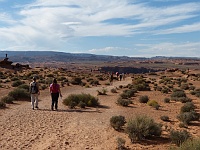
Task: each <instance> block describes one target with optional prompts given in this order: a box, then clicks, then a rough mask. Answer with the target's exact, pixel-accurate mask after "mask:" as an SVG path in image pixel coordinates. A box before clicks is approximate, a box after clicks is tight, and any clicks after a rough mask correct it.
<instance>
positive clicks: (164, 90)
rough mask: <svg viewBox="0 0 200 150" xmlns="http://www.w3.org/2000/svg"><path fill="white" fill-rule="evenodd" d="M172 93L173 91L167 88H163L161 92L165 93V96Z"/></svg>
mask: <svg viewBox="0 0 200 150" xmlns="http://www.w3.org/2000/svg"><path fill="white" fill-rule="evenodd" d="M170 91H171V90H170V89H169V88H167V87H163V88H162V90H161V92H162V93H165V94H168V93H169V92H170Z"/></svg>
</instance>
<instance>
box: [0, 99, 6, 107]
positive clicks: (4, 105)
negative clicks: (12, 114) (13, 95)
mask: <svg viewBox="0 0 200 150" xmlns="http://www.w3.org/2000/svg"><path fill="white" fill-rule="evenodd" d="M3 108H6V103H5V102H2V101H0V109H3Z"/></svg>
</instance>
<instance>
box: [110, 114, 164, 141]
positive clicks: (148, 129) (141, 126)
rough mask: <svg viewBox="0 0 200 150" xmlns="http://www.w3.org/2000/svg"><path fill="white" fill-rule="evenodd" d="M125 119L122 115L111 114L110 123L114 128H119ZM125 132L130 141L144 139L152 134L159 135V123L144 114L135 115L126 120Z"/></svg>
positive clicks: (160, 130)
mask: <svg viewBox="0 0 200 150" xmlns="http://www.w3.org/2000/svg"><path fill="white" fill-rule="evenodd" d="M125 123H126V120H125V117H124V116H120V115H119V116H113V117H112V118H110V125H111V126H112V127H113V128H114V129H115V130H120V131H121V129H122V127H123V126H124V125H125ZM124 129H125V130H124V131H125V133H127V134H128V136H129V138H130V140H131V142H136V141H140V140H145V139H148V138H151V137H153V136H157V137H160V136H161V132H162V129H161V125H160V124H158V123H155V122H154V120H153V119H152V118H150V117H148V116H146V115H141V116H139V115H137V116H136V117H134V118H132V119H130V120H128V122H127V124H126V126H125V127H124Z"/></svg>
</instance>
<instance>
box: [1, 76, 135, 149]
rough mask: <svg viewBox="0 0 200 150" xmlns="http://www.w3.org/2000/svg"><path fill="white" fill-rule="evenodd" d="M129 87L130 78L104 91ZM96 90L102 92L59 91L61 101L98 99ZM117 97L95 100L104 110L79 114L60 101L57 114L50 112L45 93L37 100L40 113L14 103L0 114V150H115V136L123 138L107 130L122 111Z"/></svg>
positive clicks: (99, 87) (24, 105)
mask: <svg viewBox="0 0 200 150" xmlns="http://www.w3.org/2000/svg"><path fill="white" fill-rule="evenodd" d="M128 83H131V78H127V79H126V80H125V81H116V82H114V84H113V85H111V86H104V87H105V88H106V89H107V90H108V91H110V89H111V88H114V87H118V86H119V85H127V84H128ZM98 89H99V90H101V89H102V86H97V87H92V88H83V87H80V86H71V87H64V88H62V94H63V97H64V98H65V97H67V95H69V94H72V93H76V94H77V93H90V94H91V95H94V96H97V91H96V90H98ZM117 95H118V94H112V93H110V92H108V95H107V96H98V97H99V101H100V104H101V105H103V106H104V107H101V108H87V109H82V110H80V109H75V110H70V109H68V108H67V107H66V106H64V105H63V104H62V103H61V101H59V108H58V109H59V110H58V111H51V110H50V105H51V100H50V95H49V93H48V90H45V91H42V92H41V95H40V96H39V99H40V100H41V101H40V102H39V110H32V109H31V106H30V103H29V102H17V103H18V104H15V105H11V106H9V108H8V109H6V110H2V111H0V149H2V150H6V149H9V150H13V149H16V150H18V149H20V150H27V149H30V150H46V149H52V150H68V149H69V150H83V149H89V150H90V149H93V150H95V149H96V150H112V149H115V147H116V138H117V136H118V135H120V134H121V135H122V137H123V136H124V134H123V133H118V132H116V131H114V130H113V129H112V128H111V127H110V126H109V119H110V118H111V117H112V116H113V115H118V114H119V113H120V111H123V110H120V109H118V108H119V106H117V105H116V104H115V101H116V98H117Z"/></svg>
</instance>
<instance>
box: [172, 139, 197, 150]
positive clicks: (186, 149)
mask: <svg viewBox="0 0 200 150" xmlns="http://www.w3.org/2000/svg"><path fill="white" fill-rule="evenodd" d="M199 149H200V138H197V139H188V140H186V141H185V142H183V143H182V144H181V145H180V147H176V148H171V149H170V150H199Z"/></svg>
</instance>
